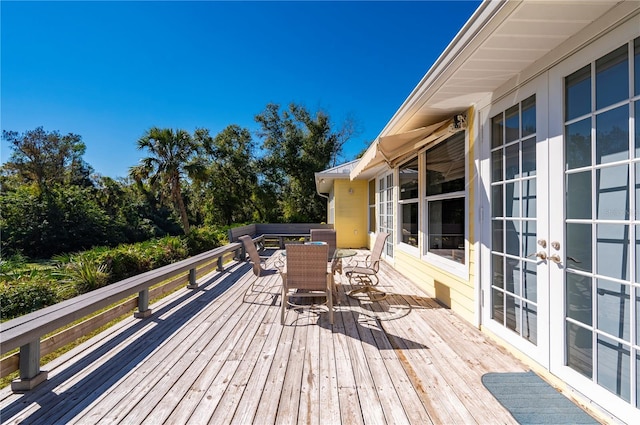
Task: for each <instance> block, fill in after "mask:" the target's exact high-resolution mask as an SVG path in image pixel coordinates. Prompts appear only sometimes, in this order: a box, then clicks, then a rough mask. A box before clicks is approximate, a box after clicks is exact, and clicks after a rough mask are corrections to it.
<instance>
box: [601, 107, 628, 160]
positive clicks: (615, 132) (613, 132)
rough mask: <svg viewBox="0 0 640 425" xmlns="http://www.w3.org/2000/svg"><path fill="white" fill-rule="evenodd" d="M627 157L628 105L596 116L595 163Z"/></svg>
mask: <svg viewBox="0 0 640 425" xmlns="http://www.w3.org/2000/svg"><path fill="white" fill-rule="evenodd" d="M628 158H629V106H628V105H624V106H621V107H619V108H616V109H613V110H611V111H607V112H604V113H602V114H600V115H598V116H597V117H596V163H597V164H604V163H607V162H612V161H621V160H624V159H628Z"/></svg>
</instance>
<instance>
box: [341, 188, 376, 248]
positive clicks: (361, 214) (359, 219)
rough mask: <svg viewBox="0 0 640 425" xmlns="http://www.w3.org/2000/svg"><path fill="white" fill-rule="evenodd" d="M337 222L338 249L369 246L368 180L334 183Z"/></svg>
mask: <svg viewBox="0 0 640 425" xmlns="http://www.w3.org/2000/svg"><path fill="white" fill-rule="evenodd" d="M333 190H334V195H335V196H334V198H333V199H334V202H335V205H334V207H335V211H334V212H335V221H334V228H335V229H336V237H337V241H336V243H337V245H338V248H362V247H365V246H367V241H368V239H367V228H368V224H367V220H368V211H369V206H368V199H369V198H368V190H369V187H368V184H367V181H366V180H354V181H351V180H347V179H344V180H342V179H336V180H335V181H334V186H333Z"/></svg>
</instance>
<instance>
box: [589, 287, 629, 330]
mask: <svg viewBox="0 0 640 425" xmlns="http://www.w3.org/2000/svg"><path fill="white" fill-rule="evenodd" d="M597 293H598V296H597V303H598V304H597V305H598V308H597V311H598V329H600V330H601V331H604V332H606V333H608V334H609V335H612V336H615V337H618V338H620V339H624V340H625V341H631V339H630V338H631V329H630V327H631V321H630V320H629V318H630V317H631V316H630V313H631V311H630V310H631V287H630V286H629V285H624V284H621V283H617V282H610V281H608V280H605V279H598V292H597Z"/></svg>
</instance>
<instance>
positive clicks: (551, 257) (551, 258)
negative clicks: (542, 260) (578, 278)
mask: <svg viewBox="0 0 640 425" xmlns="http://www.w3.org/2000/svg"><path fill="white" fill-rule="evenodd" d="M549 260H551V261H553V262H554V263H556V264H560V263H562V260H561V259H560V256H559V255H558V254H553V255H551V256H550V257H549Z"/></svg>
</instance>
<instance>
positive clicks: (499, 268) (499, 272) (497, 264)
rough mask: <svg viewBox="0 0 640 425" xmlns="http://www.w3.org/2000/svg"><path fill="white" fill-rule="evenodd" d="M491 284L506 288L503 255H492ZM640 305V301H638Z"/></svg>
mask: <svg viewBox="0 0 640 425" xmlns="http://www.w3.org/2000/svg"><path fill="white" fill-rule="evenodd" d="M491 276H493V280H492V282H491V284H492V285H493V286H497V287H498V288H504V257H503V256H502V255H496V254H492V255H491ZM638 302H639V303H640V299H639V300H638Z"/></svg>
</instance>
